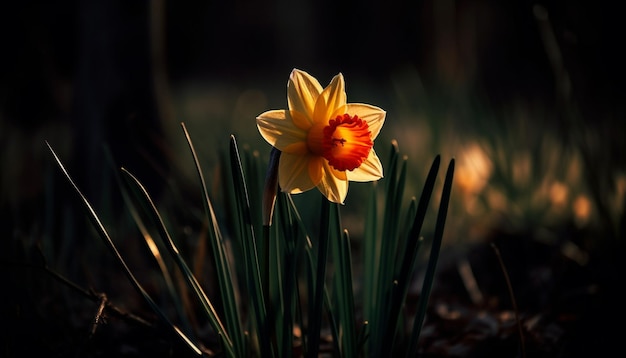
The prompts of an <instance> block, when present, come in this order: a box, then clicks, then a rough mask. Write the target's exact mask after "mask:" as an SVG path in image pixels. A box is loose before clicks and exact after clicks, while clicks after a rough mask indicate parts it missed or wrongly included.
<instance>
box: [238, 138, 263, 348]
mask: <svg viewBox="0 0 626 358" xmlns="http://www.w3.org/2000/svg"><path fill="white" fill-rule="evenodd" d="M230 164H231V171H232V176H233V183H234V189H235V198H236V201H237V212H238V216H237V218H238V219H239V221H238V225H239V227H240V228H241V234H242V235H241V238H240V240H241V245H242V247H243V253H244V258H245V259H244V262H245V277H246V287H247V289H248V295H249V297H250V300H251V301H252V311H253V314H254V319H255V320H256V324H257V326H256V328H255V329H256V333H257V335H258V343H259V345H260V348H261V356H263V357H269V356H271V352H272V349H271V344H270V339H269V335H268V331H269V327H268V322H267V310H266V304H267V303H266V302H265V299H264V295H263V287H262V280H261V270H260V267H259V259H258V256H257V252H258V251H257V243H256V236H255V228H254V226H253V224H252V223H253V221H252V215H251V213H250V198H249V195H248V190H247V185H246V179H245V176H244V172H243V167H242V164H241V157H240V156H239V149H238V148H237V141H236V140H235V136H231V140H230Z"/></svg>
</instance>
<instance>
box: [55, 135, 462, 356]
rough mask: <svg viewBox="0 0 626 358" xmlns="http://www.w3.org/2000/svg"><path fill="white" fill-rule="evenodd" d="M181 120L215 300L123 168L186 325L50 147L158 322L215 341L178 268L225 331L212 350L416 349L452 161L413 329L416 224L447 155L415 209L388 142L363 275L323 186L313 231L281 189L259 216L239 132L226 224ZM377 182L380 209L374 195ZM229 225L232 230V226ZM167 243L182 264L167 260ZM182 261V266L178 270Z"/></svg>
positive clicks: (255, 160)
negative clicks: (156, 294) (185, 294)
mask: <svg viewBox="0 0 626 358" xmlns="http://www.w3.org/2000/svg"><path fill="white" fill-rule="evenodd" d="M182 128H183V132H184V135H185V137H186V139H187V143H188V145H189V149H190V152H191V154H192V157H193V160H194V163H195V168H196V170H197V175H198V179H199V182H200V185H201V191H202V193H201V194H202V197H203V200H202V202H203V205H204V209H205V210H204V211H205V214H206V215H205V217H206V224H207V228H208V230H207V233H208V236H207V240H208V242H209V246H210V250H209V251H210V252H211V259H212V261H213V262H212V264H213V267H214V268H215V276H214V277H215V279H216V281H217V282H215V283H212V284H213V286H214V287H215V291H216V296H217V297H215V298H213V300H215V301H216V302H213V301H212V299H210V298H209V296H210V295H208V294H207V293H206V291H205V290H206V288H205V287H203V286H202V285H201V282H200V281H199V280H198V279H197V278H196V276H195V275H194V272H193V271H192V269H190V267H189V264H188V260H187V259H186V258H185V257H184V255H183V254H182V253H181V251H180V250H179V248H178V247H177V244H176V239H175V238H172V235H171V234H170V230H169V229H168V227H167V225H166V222H165V221H164V218H163V217H162V216H161V213H159V210H158V209H157V206H156V205H155V203H154V201H153V199H152V197H151V195H150V193H148V191H147V190H146V189H145V187H144V185H143V184H142V183H141V181H140V180H139V179H138V178H137V177H135V176H134V175H133V174H132V173H130V172H129V171H128V170H126V169H124V168H122V169H121V170H120V175H119V178H118V179H119V184H120V188H121V190H122V193H123V197H124V199H125V200H126V203H127V206H128V207H129V210H130V212H131V214H132V216H133V218H134V220H135V222H136V224H137V226H138V228H139V229H140V231H141V233H142V234H143V237H144V239H145V240H146V241H147V243H148V247H150V249H151V251H152V255H153V256H154V258H155V260H156V261H157V262H158V263H159V267H160V269H161V273H162V275H163V278H164V282H165V283H166V285H165V287H166V288H167V291H168V293H169V295H170V297H171V299H172V302H174V305H175V306H176V309H177V312H178V316H179V317H177V320H176V322H181V323H180V324H178V323H174V321H173V320H172V319H171V317H168V314H166V313H165V311H164V310H163V309H162V308H161V307H159V305H158V304H157V303H156V302H155V300H154V299H153V298H152V297H151V296H150V295H149V293H148V292H147V291H146V290H145V289H144V287H143V286H142V284H141V283H140V282H139V280H138V278H137V277H136V276H135V274H134V273H133V272H132V270H131V269H130V267H129V265H127V263H126V261H125V260H124V258H123V257H122V255H121V253H120V251H119V250H118V248H117V247H116V245H115V243H114V242H113V240H112V239H111V236H110V235H109V232H108V231H107V229H106V228H105V226H104V225H103V224H102V221H101V220H100V219H99V217H98V214H97V213H96V212H95V210H94V209H93V207H92V205H91V204H90V203H89V201H88V199H87V198H86V197H85V196H84V195H83V194H82V193H81V191H80V189H79V188H78V186H77V185H76V184H75V183H74V181H73V180H72V178H71V176H70V175H69V173H68V172H67V171H66V169H65V167H64V165H63V164H62V162H61V160H60V159H59V158H58V156H57V155H56V153H55V152H54V150H53V149H52V147H50V146H49V149H50V151H51V152H52V154H53V156H54V158H55V160H56V162H57V165H58V166H59V168H60V169H61V170H62V172H63V174H64V175H65V177H66V179H67V180H68V181H69V183H70V184H71V185H72V187H73V188H74V190H75V192H76V193H77V194H78V196H79V197H80V199H81V201H82V202H83V204H84V207H85V209H86V212H87V215H88V217H89V219H90V220H91V221H92V223H93V225H94V227H95V228H96V231H97V232H98V233H99V235H100V237H101V238H102V240H103V242H104V243H105V245H106V246H107V247H108V248H109V249H110V251H111V253H112V254H113V255H114V257H115V258H116V259H117V261H118V262H119V264H120V266H121V267H122V269H123V270H124V272H125V274H126V276H127V277H128V279H129V280H130V282H131V283H132V285H133V286H134V287H135V289H136V290H137V292H138V293H139V294H140V295H141V296H142V297H143V298H144V299H145V301H146V302H147V303H148V304H149V306H150V307H151V308H152V309H153V310H154V312H155V313H156V314H157V315H158V317H160V324H162V325H163V326H164V327H165V328H166V329H168V330H169V331H170V332H171V333H172V334H173V335H174V336H175V337H178V338H177V339H180V341H181V342H183V343H184V344H185V345H187V346H188V347H189V350H190V352H192V354H194V355H202V354H204V353H205V352H206V351H207V350H205V349H203V346H204V345H203V344H202V338H201V337H200V335H199V334H198V332H197V330H194V328H193V325H192V324H191V323H190V320H189V317H187V315H188V314H189V310H188V309H186V308H185V307H184V306H185V304H184V303H183V301H184V299H183V298H182V295H181V292H180V286H178V285H176V283H175V282H174V277H182V279H184V281H185V283H186V285H187V287H188V289H189V290H188V291H189V292H190V293H191V296H192V297H194V298H195V299H196V301H197V302H198V307H199V309H198V310H199V311H200V312H201V314H203V315H204V316H205V318H206V319H207V321H208V322H209V323H210V325H211V327H212V328H213V330H214V333H215V334H216V336H217V337H219V346H218V347H211V349H212V351H216V350H217V351H221V352H222V353H223V354H224V355H225V356H228V357H244V356H260V357H292V356H297V355H302V356H307V357H317V356H318V355H319V354H320V353H321V351H322V350H323V349H324V350H325V349H328V350H329V351H331V352H332V354H333V356H341V357H360V356H383V355H384V354H388V353H390V352H394V353H401V354H403V355H406V356H407V357H413V356H415V355H416V352H417V342H418V338H419V335H420V331H421V327H422V324H423V321H424V318H425V314H426V308H427V304H428V298H429V295H430V291H431V288H432V285H433V280H434V277H435V268H436V264H437V258H438V255H439V248H440V246H441V241H442V237H443V230H444V226H445V220H446V214H447V208H448V202H449V199H450V192H451V187H452V178H453V173H454V159H453V160H451V161H450V164H449V166H448V170H447V172H446V176H445V180H444V184H443V190H442V197H441V200H440V203H439V212H438V215H437V222H436V224H435V231H434V235H433V238H432V244H431V245H430V247H431V252H430V256H429V260H428V262H427V265H426V272H425V280H424V282H423V286H422V289H421V294H420V299H419V302H418V304H417V314H416V315H415V317H413V322H412V329H410V330H407V329H405V328H404V327H406V325H407V324H408V323H409V322H407V320H408V318H407V316H406V315H405V312H404V311H405V308H406V297H407V292H408V290H409V286H410V285H411V282H412V277H413V273H414V271H415V267H416V261H417V257H418V255H417V254H418V251H419V248H420V244H421V242H422V241H423V238H422V237H421V236H420V231H421V228H422V225H423V223H424V219H425V216H426V212H427V208H428V206H429V202H430V199H431V196H432V194H433V191H434V187H435V183H436V179H437V172H438V170H439V166H440V157H439V156H437V157H436V158H435V160H434V161H433V164H432V166H431V169H430V172H429V174H428V176H427V178H426V180H425V183H424V187H423V190H422V193H421V196H420V198H419V199H415V198H414V199H413V200H411V202H410V204H409V205H408V210H407V212H405V213H402V212H401V211H402V210H401V208H402V207H403V197H404V187H405V181H406V177H407V175H406V168H407V163H406V160H401V158H400V155H399V151H398V147H397V145H396V144H395V143H393V144H392V150H391V153H390V157H389V161H388V166H387V169H386V178H385V187H384V188H381V186H377V185H372V187H371V197H370V200H369V206H368V211H367V214H366V217H365V218H364V220H363V221H364V223H365V234H364V237H363V255H364V256H363V265H364V266H363V267H364V269H363V272H362V273H361V274H360V275H357V274H356V272H355V271H354V267H353V259H352V255H353V250H352V248H351V240H350V237H349V233H348V231H347V230H345V229H344V228H343V227H342V223H341V215H340V209H341V208H340V206H339V205H337V204H334V203H330V202H329V201H327V200H325V199H323V197H322V196H321V195H320V196H319V198H320V199H321V200H320V201H319V202H317V203H313V204H311V205H312V207H314V208H315V209H319V212H320V215H319V226H317V227H315V228H314V229H313V228H310V227H307V223H308V222H309V221H307V220H303V218H302V216H301V214H300V211H299V210H298V208H297V206H296V204H295V203H294V201H293V200H292V197H291V196H290V195H289V194H285V193H278V195H277V196H276V199H275V206H274V215H273V220H272V222H270V223H264V222H263V218H262V216H261V215H260V211H261V210H260V207H261V204H260V203H261V201H262V198H261V195H260V193H262V192H263V190H264V185H263V177H262V176H261V175H260V173H261V170H259V168H260V167H261V166H260V159H259V157H258V156H254V155H252V156H251V155H250V153H249V152H244V157H243V158H242V157H241V155H240V152H239V148H238V146H237V142H236V140H235V137H234V136H232V137H231V142H230V150H229V155H228V156H227V158H228V160H227V162H228V163H226V164H227V167H229V168H230V172H229V180H226V181H225V183H228V187H227V188H225V189H226V190H225V191H226V193H227V195H226V197H227V201H228V203H229V204H230V205H229V207H228V210H229V211H228V216H229V222H228V223H227V224H225V223H220V222H218V219H217V215H216V212H215V209H214V207H213V203H212V201H211V198H210V196H209V190H208V187H207V182H206V180H205V178H204V175H203V170H202V168H201V166H200V161H199V159H198V156H197V153H196V151H195V149H194V146H193V144H192V141H191V138H190V135H189V133H188V131H187V129H186V127H185V125H184V124H183V126H182ZM381 189H382V190H383V193H382V194H383V197H384V200H383V202H384V204H383V205H384V207H382V208H380V207H379V206H380V202H379V200H378V199H377V198H378V195H379V194H380V190H381ZM317 205H319V206H317ZM381 209H382V213H381V212H380V211H381ZM225 225H226V226H228V229H227V231H228V232H229V235H225V234H224V232H225V231H226V230H225V227H224V226H225ZM157 238H158V239H157ZM164 253H167V254H168V256H169V257H170V258H171V259H172V262H173V263H174V266H175V267H172V265H168V264H166V262H165V261H164V256H165V255H164ZM328 268H332V270H329V269H328ZM174 269H175V270H177V271H178V272H172V270H174ZM357 279H360V280H362V282H361V287H363V292H362V293H361V296H362V297H363V299H358V298H357V296H356V295H355V282H354V281H355V280H357ZM179 326H180V327H179ZM325 330H328V331H329V332H330V335H331V337H332V339H330V340H329V341H328V342H329V343H328V344H327V346H328V348H323V347H324V344H323V342H322V339H321V338H322V335H323V332H324V331H325ZM298 332H302V333H298Z"/></svg>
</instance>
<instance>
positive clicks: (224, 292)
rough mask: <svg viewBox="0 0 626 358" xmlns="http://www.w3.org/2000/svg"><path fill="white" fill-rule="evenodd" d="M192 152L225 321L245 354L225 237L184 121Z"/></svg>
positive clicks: (239, 351)
mask: <svg viewBox="0 0 626 358" xmlns="http://www.w3.org/2000/svg"><path fill="white" fill-rule="evenodd" d="M181 126H182V130H183V133H184V135H185V139H186V140H187V145H188V146H189V151H190V152H191V156H192V158H193V161H194V166H195V168H196V173H197V174H198V181H199V182H200V186H201V189H202V197H203V198H204V200H203V201H202V204H203V206H204V211H205V215H206V218H207V221H208V225H209V230H208V232H209V236H210V237H209V243H210V245H211V252H212V254H213V261H214V264H215V265H214V267H215V270H216V276H217V279H218V286H219V293H220V299H221V302H222V306H223V309H224V320H225V322H226V323H225V324H226V327H227V329H228V332H229V334H230V337H231V338H232V340H233V345H234V351H235V352H236V355H237V356H243V355H245V354H246V347H245V339H244V336H243V329H242V327H241V314H240V312H239V307H238V300H237V297H236V292H235V284H233V282H236V281H235V280H234V276H233V274H232V271H231V270H230V267H231V266H230V265H231V264H230V262H229V261H228V255H227V250H226V247H225V243H224V239H223V237H222V233H221V230H220V228H219V225H218V222H217V216H216V214H215V210H214V209H213V204H212V203H211V198H210V196H209V190H208V188H207V183H206V180H205V179H204V174H203V171H202V168H201V167H200V161H199V159H198V155H197V153H196V150H195V148H194V145H193V142H192V140H191V136H190V135H189V132H188V131H187V127H186V126H185V124H184V123H181Z"/></svg>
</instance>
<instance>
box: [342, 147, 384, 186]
mask: <svg viewBox="0 0 626 358" xmlns="http://www.w3.org/2000/svg"><path fill="white" fill-rule="evenodd" d="M347 174H348V180H350V181H358V182H368V181H376V180H378V179H380V178H382V177H383V165H382V164H381V162H380V159H378V156H377V155H376V152H374V148H372V149H371V150H370V154H369V155H368V157H367V159H365V161H364V162H363V163H362V164H361V165H360V166H359V167H358V168H356V169H354V170H353V171H348V172H347Z"/></svg>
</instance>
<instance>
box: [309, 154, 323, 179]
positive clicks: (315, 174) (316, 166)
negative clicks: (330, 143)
mask: <svg viewBox="0 0 626 358" xmlns="http://www.w3.org/2000/svg"><path fill="white" fill-rule="evenodd" d="M325 160H326V159H324V157H319V156H312V157H311V158H310V159H309V177H310V178H311V181H312V182H313V185H317V184H319V182H320V181H322V177H323V176H324V161H325Z"/></svg>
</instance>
